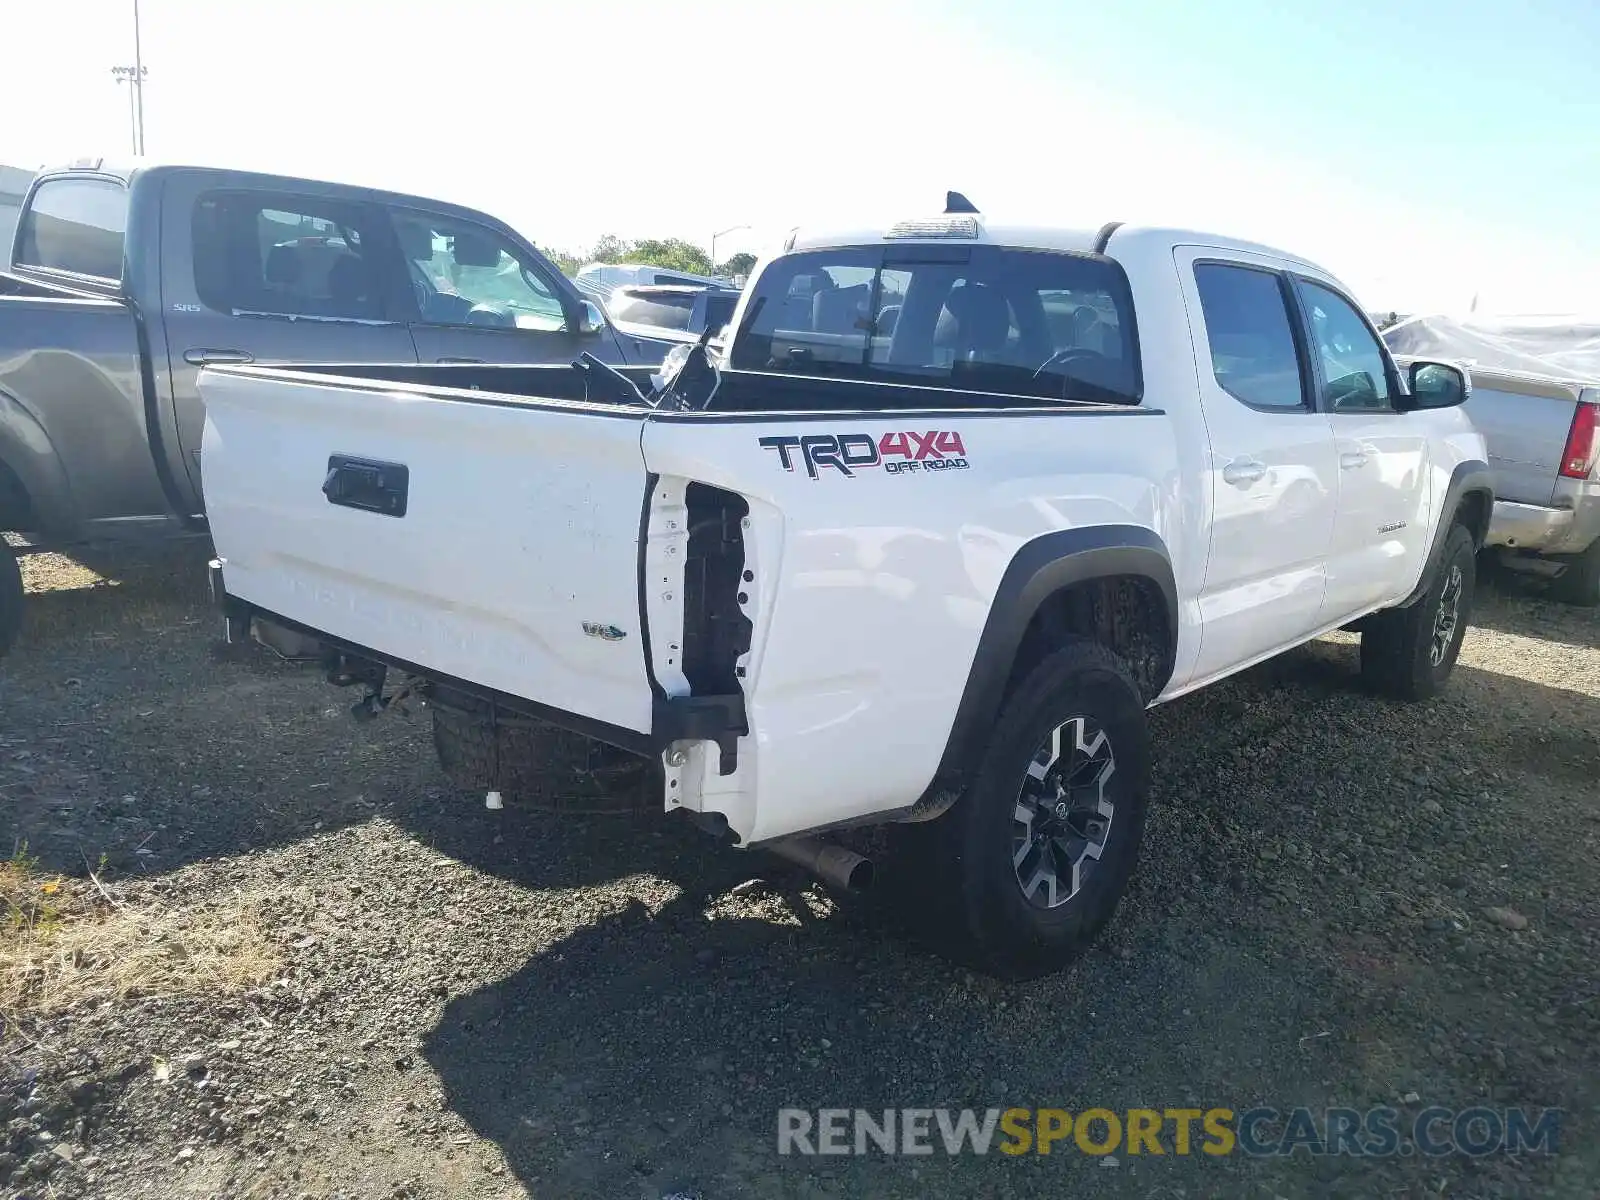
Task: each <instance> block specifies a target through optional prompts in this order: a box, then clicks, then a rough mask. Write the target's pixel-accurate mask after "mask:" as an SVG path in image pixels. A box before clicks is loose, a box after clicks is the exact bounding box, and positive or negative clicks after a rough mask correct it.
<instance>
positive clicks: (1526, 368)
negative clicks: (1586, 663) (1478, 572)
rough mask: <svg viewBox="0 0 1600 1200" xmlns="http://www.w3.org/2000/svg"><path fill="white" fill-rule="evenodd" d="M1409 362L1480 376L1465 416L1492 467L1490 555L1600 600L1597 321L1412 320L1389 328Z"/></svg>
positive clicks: (1585, 598) (1560, 590) (1393, 346)
mask: <svg viewBox="0 0 1600 1200" xmlns="http://www.w3.org/2000/svg"><path fill="white" fill-rule="evenodd" d="M1383 337H1384V340H1385V341H1386V342H1387V343H1388V344H1389V348H1390V350H1391V351H1393V352H1394V354H1395V357H1396V359H1397V360H1398V361H1400V362H1401V363H1405V362H1408V361H1410V360H1411V359H1413V358H1417V357H1421V358H1441V357H1442V358H1450V359H1457V360H1460V361H1462V362H1463V363H1465V364H1466V365H1467V366H1468V367H1469V369H1470V372H1471V375H1472V397H1471V399H1470V400H1468V401H1467V406H1466V407H1467V415H1468V416H1469V417H1471V418H1472V423H1473V424H1474V425H1475V426H1476V427H1477V428H1478V430H1479V431H1480V432H1481V433H1482V434H1483V436H1484V440H1485V441H1486V442H1487V444H1488V448H1489V466H1490V468H1491V469H1492V470H1493V472H1494V491H1495V504H1494V519H1493V521H1492V522H1491V524H1490V527H1489V536H1488V541H1487V546H1486V549H1487V552H1488V553H1490V554H1492V555H1494V556H1495V557H1496V558H1497V559H1498V560H1499V562H1500V563H1501V564H1503V565H1504V566H1507V567H1509V568H1511V569H1513V570H1518V571H1523V572H1528V573H1531V574H1537V575H1542V576H1544V577H1546V578H1547V579H1549V580H1550V581H1551V583H1552V590H1553V591H1554V594H1555V595H1556V597H1558V598H1559V599H1562V600H1565V601H1567V602H1568V603H1570V604H1578V605H1584V606H1587V607H1593V606H1595V605H1600V326H1597V325H1592V324H1587V325H1586V324H1576V323H1573V322H1571V321H1568V320H1566V319H1561V318H1484V317H1480V318H1476V319H1473V320H1470V321H1457V320H1453V319H1451V318H1448V317H1442V316H1428V317H1413V318H1409V319H1407V320H1405V321H1402V322H1399V323H1398V324H1396V325H1393V326H1391V327H1390V328H1388V329H1386V330H1385V331H1384V334H1383Z"/></svg>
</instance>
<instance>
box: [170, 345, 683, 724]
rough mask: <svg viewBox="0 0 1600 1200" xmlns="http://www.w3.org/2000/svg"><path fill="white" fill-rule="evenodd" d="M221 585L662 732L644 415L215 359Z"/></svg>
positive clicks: (324, 625) (530, 693)
mask: <svg viewBox="0 0 1600 1200" xmlns="http://www.w3.org/2000/svg"><path fill="white" fill-rule="evenodd" d="M200 391H201V394H202V396H203V398H204V400H205V404H206V411H207V417H206V428H205V441H204V456H205V463H206V475H205V493H206V495H205V499H206V510H207V514H208V516H209V518H210V522H211V530H212V535H213V538H214V541H215V544H216V548H217V553H218V555H219V557H221V558H222V559H223V560H224V563H225V567H224V574H225V577H226V586H227V589H228V592H229V594H230V595H234V596H238V597H239V598H240V599H242V600H245V601H247V602H249V603H250V604H253V605H255V606H257V607H259V608H262V609H265V610H267V611H268V612H271V613H275V614H277V615H279V616H282V617H286V618H288V619H289V620H291V621H294V622H298V623H299V624H302V625H307V626H310V627H311V628H312V629H315V630H318V631H320V632H323V633H326V634H329V635H331V636H332V637H334V638H337V639H341V640H343V641H346V642H350V643H353V644H354V645H356V646H360V647H364V648H367V649H370V650H373V651H376V652H378V653H379V654H381V655H386V656H389V657H391V658H395V659H399V660H401V661H403V662H409V663H413V664H415V665H417V666H420V667H425V668H427V669H428V670H429V671H431V672H434V673H437V674H442V675H450V676H455V677H457V678H461V679H465V680H470V681H472V682H474V683H478V684H482V685H486V686H488V687H491V688H494V689H496V690H497V691H501V692H506V693H509V694H511V695H514V696H519V697H523V698H526V699H528V700H532V701H535V702H538V703H541V704H547V705H550V706H552V707H556V708H559V709H562V710H564V711H567V712H571V713H576V714H579V715H581V716H584V717H588V718H592V719H594V720H598V721H603V722H607V723H609V724H612V725H617V726H621V727H623V728H626V729H630V730H634V731H637V732H641V733H648V732H649V731H650V729H651V698H652V694H651V687H650V683H649V676H648V674H647V672H646V667H645V659H644V642H645V638H644V636H643V632H644V631H643V630H642V629H641V628H640V621H641V617H640V604H639V596H640V593H639V556H638V555H639V532H640V521H641V514H642V511H643V505H644V499H645V485H646V479H645V469H644V462H643V458H642V456H641V453H640V432H641V426H642V424H643V421H644V419H645V414H644V413H643V412H642V411H640V410H637V409H631V410H630V409H623V408H618V407H611V406H605V405H590V404H583V403H575V402H564V401H558V400H552V401H548V402H526V403H517V402H508V401H505V400H497V399H493V398H489V397H481V396H475V395H474V394H473V393H455V394H454V397H453V398H452V396H450V395H441V394H437V392H435V393H431V394H430V393H424V392H422V391H419V390H405V389H396V388H392V387H391V386H388V385H383V384H377V385H374V384H370V383H367V384H363V383H360V382H354V383H353V382H351V381H347V380H337V379H332V378H329V377H326V376H321V377H319V376H315V375H308V374H304V373H295V372H274V371H272V370H268V369H261V368H254V369H252V368H243V369H229V368H225V369H221V370H218V369H210V370H207V371H206V372H204V373H203V374H202V376H201V378H200Z"/></svg>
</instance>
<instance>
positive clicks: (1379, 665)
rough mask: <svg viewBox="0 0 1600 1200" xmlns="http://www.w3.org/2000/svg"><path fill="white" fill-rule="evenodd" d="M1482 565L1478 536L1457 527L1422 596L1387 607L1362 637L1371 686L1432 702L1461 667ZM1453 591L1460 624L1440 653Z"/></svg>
mask: <svg viewBox="0 0 1600 1200" xmlns="http://www.w3.org/2000/svg"><path fill="white" fill-rule="evenodd" d="M1477 564H1478V560H1477V554H1476V552H1475V548H1474V546H1473V543H1472V534H1471V533H1470V532H1468V530H1467V528H1466V527H1465V526H1463V525H1452V526H1451V528H1450V532H1449V533H1447V534H1445V541H1444V546H1443V547H1441V549H1440V552H1439V561H1438V562H1437V563H1435V564H1434V568H1433V576H1432V578H1430V579H1429V580H1428V588H1427V591H1425V592H1424V593H1423V594H1422V596H1421V598H1420V599H1418V600H1417V602H1416V603H1415V604H1412V605H1410V606H1409V607H1407V608H1390V609H1385V610H1384V611H1382V612H1378V613H1374V614H1373V615H1372V616H1370V617H1368V618H1367V624H1366V627H1365V628H1364V629H1363V631H1362V633H1361V677H1362V679H1364V680H1365V681H1366V682H1367V684H1368V686H1370V687H1372V688H1373V689H1375V690H1376V691H1379V692H1382V693H1383V694H1384V695H1388V696H1393V697H1395V698H1396V699H1399V700H1426V699H1428V698H1429V697H1431V696H1434V695H1436V694H1437V693H1438V691H1439V689H1440V688H1441V687H1443V686H1444V683H1445V680H1447V679H1449V678H1450V672H1451V671H1452V670H1453V669H1454V668H1455V665H1456V658H1457V657H1458V656H1459V655H1460V653H1461V640H1462V638H1464V637H1465V636H1466V633H1467V625H1468V623H1469V622H1470V621H1471V619H1472V600H1473V593H1474V589H1475V587H1476V584H1477ZM1458 573H1459V574H1458ZM1452 593H1453V594H1454V601H1453V609H1454V620H1453V623H1451V624H1449V629H1448V637H1445V638H1444V640H1443V642H1442V653H1441V654H1437V655H1436V654H1435V648H1436V642H1435V639H1436V637H1437V636H1440V635H1442V634H1443V632H1444V625H1445V623H1446V617H1447V616H1448V612H1447V610H1449V609H1450V608H1451V607H1452V600H1451V596H1452Z"/></svg>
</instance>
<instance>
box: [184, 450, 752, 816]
mask: <svg viewBox="0 0 1600 1200" xmlns="http://www.w3.org/2000/svg"><path fill="white" fill-rule="evenodd" d="M747 513H748V506H747V505H746V503H745V501H744V500H743V499H742V498H741V497H739V496H737V495H735V494H733V493H731V492H727V491H723V490H721V489H718V488H713V487H709V486H707V485H704V484H698V483H692V482H686V481H682V480H679V481H662V480H659V479H656V480H652V481H651V488H650V492H649V493H648V499H647V502H646V508H645V514H644V520H645V528H644V529H643V530H642V531H641V532H643V533H644V534H645V536H644V537H642V538H641V539H640V563H639V571H640V607H641V610H642V612H643V614H644V615H645V617H646V623H645V628H644V630H643V632H644V636H645V640H646V662H647V664H648V674H649V681H650V688H651V691H652V697H651V706H650V712H651V720H650V729H649V731H648V732H641V731H639V730H636V729H632V728H628V727H626V726H622V725H616V724H612V723H610V722H607V721H602V720H597V719H595V718H593V717H589V716H585V715H583V714H580V713H575V712H571V711H568V710H567V709H564V708H562V707H560V706H559V704H550V703H543V702H540V701H536V700H531V699H528V698H527V697H524V696H516V695H512V694H510V693H507V692H504V691H500V690H497V689H495V688H491V687H487V686H485V685H483V684H480V683H477V682H474V681H472V680H469V679H462V678H459V677H456V676H454V675H450V674H447V673H443V672H440V671H438V670H436V669H434V668H432V667H429V666H427V665H425V664H421V663H416V662H411V661H408V660H407V659H404V658H401V657H398V656H396V655H394V654H392V653H389V652H386V651H384V650H382V649H380V648H378V647H373V646H367V645H362V644H360V643H357V642H352V641H349V640H346V639H343V638H339V637H336V636H333V635H331V634H328V633H326V632H324V631H322V630H319V629H315V628H312V627H310V626H307V625H304V624H302V623H300V622H298V621H296V620H294V619H293V618H292V617H289V616H287V615H285V614H283V613H279V612H275V611H273V610H272V609H269V608H266V607H263V606H259V605H256V604H253V603H251V602H250V601H248V600H246V599H244V598H243V597H240V596H237V595H233V594H231V593H230V592H229V591H228V587H227V579H226V568H227V564H226V561H225V560H224V559H214V560H212V562H211V564H210V569H209V576H210V590H211V601H212V604H213V605H214V606H215V607H216V609H217V610H218V612H219V613H220V614H221V616H222V620H223V635H224V639H225V641H226V642H227V643H228V644H229V645H240V644H243V643H245V642H248V641H252V640H253V641H256V642H259V643H261V644H263V645H266V646H267V647H268V648H269V649H271V650H273V651H274V652H275V653H277V654H278V655H280V656H281V657H283V658H286V659H289V660H291V661H296V662H302V663H315V664H318V665H320V666H321V667H322V668H323V670H324V672H325V673H326V676H327V679H328V681H329V682H330V683H333V684H336V685H338V686H342V687H349V686H360V687H361V688H362V689H363V695H362V698H361V699H360V700H359V701H358V702H357V703H356V704H355V705H354V706H353V708H352V714H353V715H354V716H355V717H357V719H362V720H365V719H369V718H370V717H372V716H375V715H377V713H379V712H381V711H383V709H384V708H385V707H387V705H388V703H389V702H390V699H391V697H390V696H386V694H385V687H386V686H388V685H389V684H391V683H393V685H394V687H393V691H394V692H395V693H401V694H403V695H405V696H410V697H416V698H418V699H423V700H427V699H429V698H430V697H431V696H432V695H433V694H434V693H438V694H439V695H440V698H441V699H440V702H441V703H448V704H459V703H460V702H461V700H462V699H463V698H465V699H467V700H468V701H469V702H470V703H472V704H473V705H474V707H477V708H479V709H481V710H482V711H484V712H487V713H490V714H504V715H505V716H507V717H509V718H512V719H517V720H534V721H542V722H544V723H546V724H548V725H551V726H554V727H556V728H558V729H565V730H568V731H570V732H573V733H577V734H581V735H583V736H585V737H588V738H592V739H594V740H595V741H598V742H603V743H605V744H607V745H611V746H615V747H617V748H619V749H622V750H627V751H630V752H631V753H634V754H638V755H641V756H644V757H647V758H652V759H658V760H659V759H662V758H663V757H665V758H666V759H667V765H668V769H669V780H668V787H669V788H674V787H676V786H677V783H676V780H675V779H674V778H672V774H673V773H672V772H671V767H672V766H673V762H672V759H673V758H674V757H677V756H675V755H672V754H669V752H670V751H672V750H673V749H674V748H675V747H684V746H686V745H688V744H694V743H710V744H712V745H714V746H715V748H716V749H715V752H714V753H713V755H712V756H711V762H710V764H708V765H709V766H710V767H711V770H713V771H714V772H715V773H717V774H719V775H731V774H732V773H733V772H734V771H735V770H736V769H737V767H738V760H739V741H740V739H741V738H743V737H745V736H746V735H747V734H748V733H749V720H748V716H747V713H746V703H745V692H744V688H743V686H742V681H743V678H744V675H745V662H746V658H747V656H748V654H749V650H750V643H751V635H752V628H753V627H752V624H751V621H750V618H749V617H748V615H747V614H746V612H745V606H746V602H747V599H748V592H747V590H746V585H747V583H748V581H749V579H751V578H753V574H752V572H751V571H750V570H749V569H748V568H747V567H746V564H745V548H744V540H743V522H744V518H745V516H746V515H747ZM654 584H658V586H649V585H654ZM390 672H393V673H394V674H396V675H399V676H401V677H403V679H401V680H391V679H390ZM446 698H448V699H446ZM491 719H492V717H491ZM664 804H665V807H667V808H668V809H672V808H677V807H684V806H689V807H693V804H692V801H691V799H690V797H688V796H675V795H671V794H669V795H667V796H666V797H665V798H664Z"/></svg>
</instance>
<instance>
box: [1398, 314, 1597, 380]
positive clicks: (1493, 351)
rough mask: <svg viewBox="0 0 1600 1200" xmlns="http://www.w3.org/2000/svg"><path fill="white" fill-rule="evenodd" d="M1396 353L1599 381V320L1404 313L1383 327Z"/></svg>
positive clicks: (1521, 372) (1495, 368) (1488, 368)
mask: <svg viewBox="0 0 1600 1200" xmlns="http://www.w3.org/2000/svg"><path fill="white" fill-rule="evenodd" d="M1383 339H1384V341H1386V342H1387V343H1388V344H1389V349H1390V350H1391V351H1393V352H1394V353H1395V354H1405V355H1410V356H1411V357H1413V358H1442V359H1455V360H1465V361H1466V363H1467V365H1468V366H1469V367H1481V368H1483V369H1485V370H1490V371H1512V372H1517V373H1519V374H1528V375H1543V376H1549V377H1552V378H1556V379H1569V380H1575V381H1578V382H1582V383H1595V382H1600V321H1596V320H1593V319H1589V320H1585V319H1582V318H1578V317H1570V316H1568V317H1473V318H1470V319H1467V320H1459V319H1456V318H1453V317H1443V316H1432V317H1407V318H1406V319H1405V320H1403V321H1401V322H1399V323H1398V324H1396V325H1391V326H1390V327H1389V328H1388V329H1385V330H1384V331H1383Z"/></svg>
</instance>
